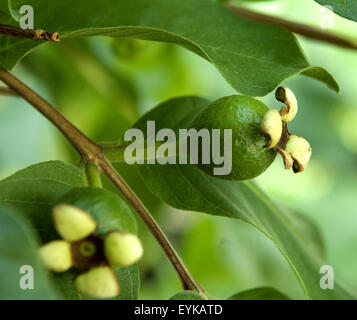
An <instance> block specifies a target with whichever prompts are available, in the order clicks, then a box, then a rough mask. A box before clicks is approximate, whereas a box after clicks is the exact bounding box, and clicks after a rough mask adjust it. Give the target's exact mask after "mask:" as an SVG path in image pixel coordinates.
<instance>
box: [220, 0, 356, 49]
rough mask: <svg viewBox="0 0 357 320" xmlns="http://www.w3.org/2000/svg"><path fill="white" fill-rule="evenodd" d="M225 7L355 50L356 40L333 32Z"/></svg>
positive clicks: (231, 6) (244, 15)
mask: <svg viewBox="0 0 357 320" xmlns="http://www.w3.org/2000/svg"><path fill="white" fill-rule="evenodd" d="M226 7H227V8H228V9H229V10H231V11H232V12H234V13H235V14H237V15H239V16H242V17H244V18H247V19H249V20H253V21H256V22H261V23H266V24H273V25H277V26H280V27H283V28H285V29H287V30H289V31H290V32H292V33H296V34H299V35H301V36H304V37H306V38H310V39H315V40H319V41H323V42H327V43H331V44H334V45H337V46H340V47H343V48H349V49H354V50H357V40H356V41H354V40H351V39H345V38H343V37H341V36H339V35H337V34H333V33H331V32H327V31H323V30H321V29H319V28H316V27H313V26H309V25H305V24H302V23H298V22H293V21H289V20H286V19H282V18H278V17H273V16H270V15H267V14H263V13H259V12H256V11H252V10H249V9H246V8H242V7H237V6H234V5H230V4H227V5H226Z"/></svg>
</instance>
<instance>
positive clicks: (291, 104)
mask: <svg viewBox="0 0 357 320" xmlns="http://www.w3.org/2000/svg"><path fill="white" fill-rule="evenodd" d="M275 98H276V99H277V100H279V101H281V102H283V103H285V105H286V106H287V107H288V108H285V107H282V108H281V110H280V115H281V119H282V120H283V121H284V122H290V121H292V120H293V119H294V118H295V116H296V113H297V111H298V105H297V100H296V97H295V95H294V93H293V92H292V91H291V90H290V89H289V88H288V87H284V86H281V87H279V88H278V89H276V91H275Z"/></svg>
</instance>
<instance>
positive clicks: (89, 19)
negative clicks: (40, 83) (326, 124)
mask: <svg viewBox="0 0 357 320" xmlns="http://www.w3.org/2000/svg"><path fill="white" fill-rule="evenodd" d="M27 3H28V1H27V0H18V1H13V2H12V9H13V10H18V9H19V8H20V6H21V5H22V4H27ZM31 5H32V6H33V8H34V12H35V23H36V26H35V27H36V28H42V29H44V30H48V31H58V32H60V34H61V36H62V38H63V39H65V38H73V37H87V36H94V35H106V36H111V37H133V38H139V39H146V40H154V41H163V42H173V43H176V44H179V45H181V46H183V47H185V48H187V49H189V50H191V51H193V52H195V53H196V54H198V55H200V56H201V57H203V58H205V59H207V60H208V61H210V62H211V63H212V64H213V65H215V66H216V67H217V69H218V70H219V72H220V73H221V74H222V76H223V77H224V78H225V79H226V80H227V82H229V83H230V84H231V85H232V87H233V88H234V89H236V90H237V91H239V92H242V93H244V94H247V95H252V96H263V95H266V94H267V93H269V92H270V91H272V90H273V89H274V88H275V87H276V86H277V85H278V84H279V83H281V82H282V81H283V80H284V79H286V78H288V77H290V76H292V75H294V74H299V73H300V72H302V71H305V70H306V69H307V68H309V64H308V62H307V61H306V59H305V57H304V55H303V54H302V52H301V50H300V48H299V46H298V45H297V42H296V39H295V37H294V36H293V35H292V34H291V33H289V32H288V31H287V30H285V29H283V28H281V27H277V26H273V25H266V24H259V23H256V22H253V21H249V20H247V19H245V18H242V17H240V16H237V15H235V14H234V13H232V12H230V11H229V10H228V9H227V8H225V7H224V6H223V5H222V4H219V3H217V2H215V1H207V0H170V1H167V0H135V1H127V0H102V1H100V3H98V1H96V0H77V1H72V0H62V1H53V2H51V4H50V5H49V4H48V1H46V0H36V1H32V3H31ZM0 22H1V21H0ZM39 44H40V42H35V41H31V40H26V39H14V38H12V39H10V38H8V37H0V64H1V65H2V66H4V67H5V68H8V69H10V68H12V67H13V66H14V65H15V64H16V63H17V62H18V61H19V60H20V59H21V58H22V57H23V56H24V55H25V54H26V53H27V52H28V51H29V50H31V49H32V48H34V47H35V46H37V45H39ZM321 72H322V73H325V72H326V71H321ZM326 73H327V72H326ZM326 78H329V76H328V75H325V76H320V77H319V78H318V79H319V80H322V81H325V79H326Z"/></svg>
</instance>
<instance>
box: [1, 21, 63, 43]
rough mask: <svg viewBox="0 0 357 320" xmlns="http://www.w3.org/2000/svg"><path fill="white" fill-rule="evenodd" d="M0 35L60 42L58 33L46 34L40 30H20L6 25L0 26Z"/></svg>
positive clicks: (46, 32)
mask: <svg viewBox="0 0 357 320" xmlns="http://www.w3.org/2000/svg"><path fill="white" fill-rule="evenodd" d="M0 35H4V36H10V37H16V38H26V39H31V40H35V41H37V40H45V41H52V42H58V41H60V35H59V33H58V32H48V31H44V30H41V29H35V30H32V29H21V28H18V27H13V26H9V25H7V24H0Z"/></svg>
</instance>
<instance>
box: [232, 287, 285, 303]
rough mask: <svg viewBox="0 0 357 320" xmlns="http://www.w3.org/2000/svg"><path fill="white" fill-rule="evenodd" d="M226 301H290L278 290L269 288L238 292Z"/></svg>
mask: <svg viewBox="0 0 357 320" xmlns="http://www.w3.org/2000/svg"><path fill="white" fill-rule="evenodd" d="M227 300H290V299H289V298H288V297H287V296H286V295H284V294H282V293H281V292H279V291H278V290H275V289H274V288H269V287H262V288H256V289H251V290H246V291H242V292H239V293H237V294H235V295H233V296H231V297H230V298H228V299H227Z"/></svg>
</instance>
